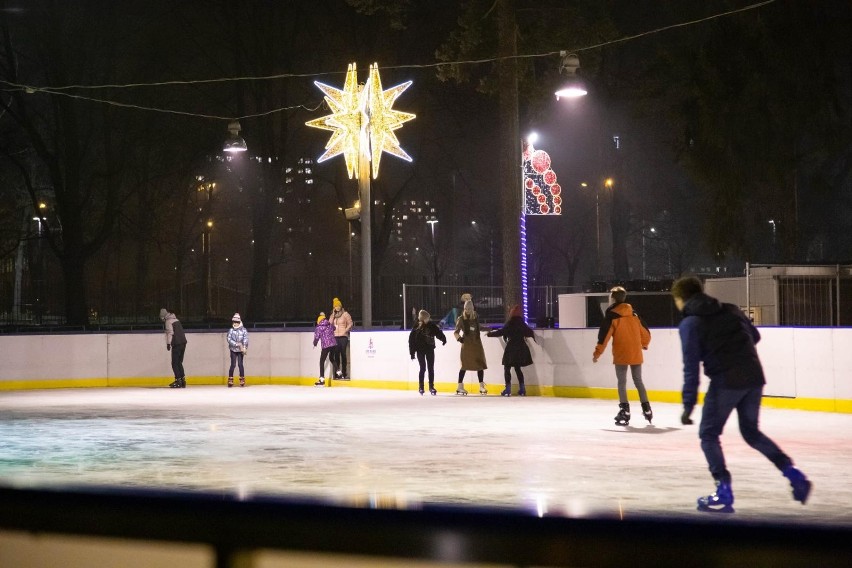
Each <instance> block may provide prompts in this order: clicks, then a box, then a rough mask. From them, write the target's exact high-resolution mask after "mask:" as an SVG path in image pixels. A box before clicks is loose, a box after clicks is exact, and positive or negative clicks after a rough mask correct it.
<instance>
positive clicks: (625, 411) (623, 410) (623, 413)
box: [615, 402, 630, 426]
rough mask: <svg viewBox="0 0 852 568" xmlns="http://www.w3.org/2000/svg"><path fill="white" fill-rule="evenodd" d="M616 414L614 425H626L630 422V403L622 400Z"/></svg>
mask: <svg viewBox="0 0 852 568" xmlns="http://www.w3.org/2000/svg"><path fill="white" fill-rule="evenodd" d="M618 408H619V409H620V410H619V411H618V414H616V415H615V425H616V426H627V425H628V424H630V403H627V402H622V403H619V405H618Z"/></svg>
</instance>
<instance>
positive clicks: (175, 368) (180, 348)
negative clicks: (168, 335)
mask: <svg viewBox="0 0 852 568" xmlns="http://www.w3.org/2000/svg"><path fill="white" fill-rule="evenodd" d="M184 353H186V343H184V344H182V345H172V372H173V373H174V374H175V379H180V378H183V377H185V376H186V375H185V374H184V372H183V354H184Z"/></svg>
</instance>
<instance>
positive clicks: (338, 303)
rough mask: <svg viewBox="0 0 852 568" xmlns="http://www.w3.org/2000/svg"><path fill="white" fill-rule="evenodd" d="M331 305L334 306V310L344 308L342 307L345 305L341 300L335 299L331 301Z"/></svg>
mask: <svg viewBox="0 0 852 568" xmlns="http://www.w3.org/2000/svg"><path fill="white" fill-rule="evenodd" d="M331 305H332V306H334V309H337V308H342V307H343V303H342V302H341V301H340V299H339V298H335V299H333V300H332V301H331Z"/></svg>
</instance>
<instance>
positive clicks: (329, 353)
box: [314, 312, 337, 387]
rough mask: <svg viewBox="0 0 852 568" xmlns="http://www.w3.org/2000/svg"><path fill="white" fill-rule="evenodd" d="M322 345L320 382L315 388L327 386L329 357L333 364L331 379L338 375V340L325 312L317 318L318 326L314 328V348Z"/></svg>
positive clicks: (315, 384)
mask: <svg viewBox="0 0 852 568" xmlns="http://www.w3.org/2000/svg"><path fill="white" fill-rule="evenodd" d="M317 343H319V344H320V348H321V349H322V351H321V352H320V361H319V370H320V376H319V380H318V381H317V382H315V383H314V386H318V387H324V386H325V359H326V357H328V360H329V362H330V363H331V373H329V375H328V376H329V379H331V377H334V376H335V375H336V374H337V353H336V351H337V339H336V338H335V337H334V326H333V325H331V322H330V321H328V319H327V318H326V317H325V312H320V313H319V316H318V317H317V326H316V328H314V347H316V346H317Z"/></svg>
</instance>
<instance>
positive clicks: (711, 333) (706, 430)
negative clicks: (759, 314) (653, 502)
mask: <svg viewBox="0 0 852 568" xmlns="http://www.w3.org/2000/svg"><path fill="white" fill-rule="evenodd" d="M671 293H672V297H673V298H674V302H675V305H676V306H677V309H678V310H680V311H681V312H683V320H682V321H681V322H680V325H679V326H678V329H679V332H680V340H681V346H682V349H683V414H682V415H681V419H680V420H681V423H682V424H685V425H688V424H692V419H691V418H690V416H691V415H692V410H693V408H694V407H695V403H696V401H697V399H698V385H699V381H700V376H699V364H700V363H702V362H703V363H704V374H705V375H707V376H708V377H709V378H710V385H709V387H708V388H707V393H706V394H705V395H704V408H703V410H702V413H701V424H700V425H699V427H698V437H699V438H700V439H701V449H702V451H703V452H704V457H705V458H706V459H707V464H708V465H709V469H710V474H711V475H712V476H713V480H714V481H715V483H716V492H715V493H713V494H711V495H708V496H706V497H699V498H698V510H699V511H713V512H725V513H732V512H734V509H733V506H732V505H733V504H734V492H733V490H732V489H731V473H730V472H729V471H728V469H727V466H726V464H725V456H724V454H723V453H722V446H721V444H720V443H719V436H721V434H722V430H723V429H724V428H725V423H726V422H727V420H728V417H729V416H730V415H731V413H732V412H733V411H734V409H736V411H737V418H738V420H739V426H740V433H741V434H742V437H743V439H744V440H745V441H746V443H747V444H748V445H749V446H751V447H752V448H754V449H755V450H757V451H759V452H760V453H762V454H763V455H764V456H766V457H767V459H769V461H771V462H772V463H773V464H775V467H777V468H778V469H779V470H780V471H781V474H782V475H783V476H784V477H786V478H787V479H788V480H789V481H790V485H791V486H792V488H793V499H795V500H796V501H799V502H801V503H802V505H804V504H805V502H806V501H807V500H808V495H810V492H811V486H812V484H811V482H810V481H809V480H808V479H807V478H806V477H805V475H804V474H803V473H802V472H801V471H799V470H798V469H797V468H796V467H794V466H793V460H791V459H790V457H789V456H787V455H786V454H785V453H784V452H783V451H782V450H781V448H779V447H778V446H777V445H776V444H775V442H773V441H772V440H770V439H769V438H768V437H767V436H766V435H765V434H763V433H762V432H761V431H760V428H759V427H758V418H759V414H760V401H761V397H762V396H763V385H764V384H766V379H765V377H764V374H763V368H762V366H761V364H760V359H759V357H758V356H757V350H756V349H755V344H756V343H757V342H758V341H760V332H758V330H757V328H756V327H754V325H752V323H751V321H749V319H748V318H747V317H746V315H745V314H744V313H743V312H742V310H740V309H739V308H738V307H737V306H735V305H733V304H723V303H720V302H719V301H718V300H717V299H716V298H713V297H711V296H708V295H706V294H705V293H704V288H703V286H702V284H701V281H700V280H699V279H698V278H696V277H694V276H687V277H684V278H680V279H678V280H677V281H675V282H674V284H672V288H671Z"/></svg>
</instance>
